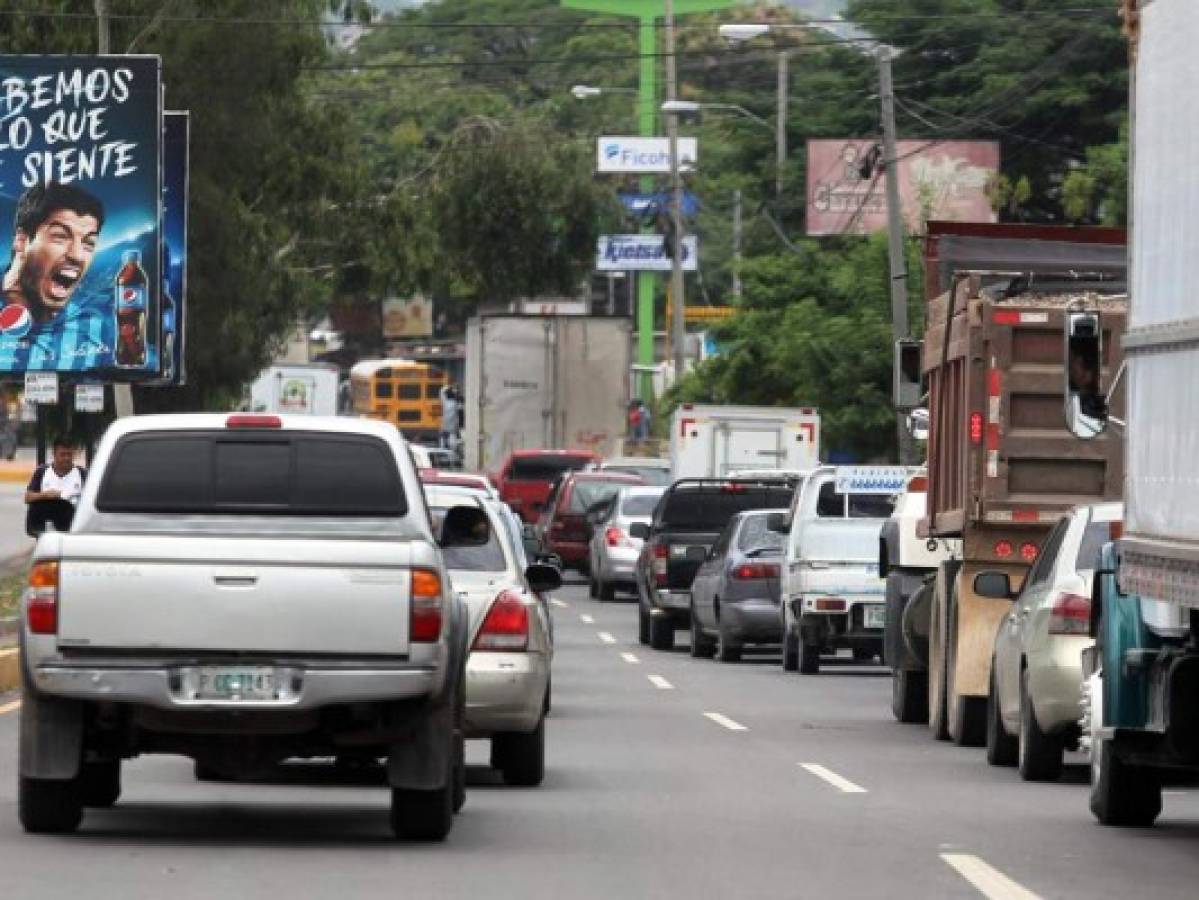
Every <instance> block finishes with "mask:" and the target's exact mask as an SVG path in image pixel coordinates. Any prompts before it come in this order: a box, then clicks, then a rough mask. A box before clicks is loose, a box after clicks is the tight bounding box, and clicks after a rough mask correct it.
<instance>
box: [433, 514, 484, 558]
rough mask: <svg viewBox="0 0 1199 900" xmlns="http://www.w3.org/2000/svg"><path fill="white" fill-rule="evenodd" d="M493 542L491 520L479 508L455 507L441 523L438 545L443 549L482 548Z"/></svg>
mask: <svg viewBox="0 0 1199 900" xmlns="http://www.w3.org/2000/svg"><path fill="white" fill-rule="evenodd" d="M489 540H491V520H490V519H488V518H487V513H485V512H484V511H483V510H481V509H479V507H477V506H454V507H451V508H450V509H449V510H448V511H447V512H446V514H445V521H444V522H442V523H441V536H440V537H439V538H438V540H437V543H438V544H439V545H440V546H441V548H442V549H449V548H451V547H482V546H484V545H485V544H486V543H487V542H488V541H489Z"/></svg>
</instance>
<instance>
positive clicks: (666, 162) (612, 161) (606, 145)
mask: <svg viewBox="0 0 1199 900" xmlns="http://www.w3.org/2000/svg"><path fill="white" fill-rule="evenodd" d="M678 146H679V168H680V169H682V170H684V171H689V170H692V169H694V168H695V165H696V162H697V161H698V159H699V142H698V141H697V140H696V139H695V138H679V139H678ZM596 168H597V170H598V171H600V172H626V173H629V172H631V173H634V174H642V175H652V174H666V173H668V172H670V139H669V138H642V137H601V138H600V139H599V141H598V142H597V144H596Z"/></svg>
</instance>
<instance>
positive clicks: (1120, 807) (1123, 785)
mask: <svg viewBox="0 0 1199 900" xmlns="http://www.w3.org/2000/svg"><path fill="white" fill-rule="evenodd" d="M1161 811H1162V784H1161V778H1160V776H1159V775H1158V774H1157V772H1156V771H1154V770H1153V769H1147V768H1144V767H1142V766H1132V765H1129V764H1128V763H1126V762H1124V761H1123V760H1121V759H1120V758H1119V757H1118V756H1117V755H1116V752H1115V750H1114V749H1113V748H1112V745H1111V741H1109V740H1104V739H1102V738H1100V737H1098V736H1093V737H1092V738H1091V812H1092V813H1094V815H1095V818H1096V819H1098V820H1099V822H1100V823H1101V824H1103V825H1112V826H1117V827H1140V828H1147V827H1148V826H1150V825H1152V824H1153V822H1154V821H1155V820H1156V819H1157V817H1158V816H1159V815H1160V814H1161Z"/></svg>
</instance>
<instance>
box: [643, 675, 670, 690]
mask: <svg viewBox="0 0 1199 900" xmlns="http://www.w3.org/2000/svg"><path fill="white" fill-rule="evenodd" d="M646 677H647V678H648V679H649V683H650V684H652V685H653V686H654V687H656V688H657V689H658V690H660V691H673V690H674V685H673V684H671V683H670V682H669V681H667V680H666V679H665V678H663V677H662V676H661V675H647V676H646Z"/></svg>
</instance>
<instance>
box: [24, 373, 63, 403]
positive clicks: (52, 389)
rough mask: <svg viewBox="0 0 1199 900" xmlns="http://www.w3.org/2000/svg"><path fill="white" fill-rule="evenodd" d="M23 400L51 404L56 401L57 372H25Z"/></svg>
mask: <svg viewBox="0 0 1199 900" xmlns="http://www.w3.org/2000/svg"><path fill="white" fill-rule="evenodd" d="M25 402H26V403H45V404H48V405H50V406H53V405H54V404H55V403H57V402H58V373H57V372H26V373H25Z"/></svg>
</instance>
